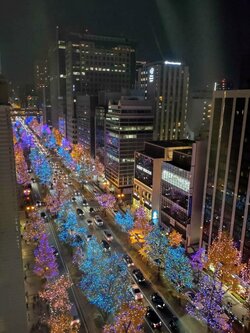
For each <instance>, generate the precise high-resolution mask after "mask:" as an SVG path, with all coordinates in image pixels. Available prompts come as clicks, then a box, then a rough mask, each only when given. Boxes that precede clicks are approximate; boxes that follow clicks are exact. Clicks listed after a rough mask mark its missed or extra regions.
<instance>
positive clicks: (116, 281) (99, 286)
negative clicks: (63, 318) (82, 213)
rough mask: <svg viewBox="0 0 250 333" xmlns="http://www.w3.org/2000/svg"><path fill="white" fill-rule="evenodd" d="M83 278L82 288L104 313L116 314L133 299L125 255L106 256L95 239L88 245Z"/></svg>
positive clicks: (90, 300) (81, 267) (82, 265)
mask: <svg viewBox="0 0 250 333" xmlns="http://www.w3.org/2000/svg"><path fill="white" fill-rule="evenodd" d="M80 269H81V270H82V271H83V273H84V274H83V278H82V280H81V283H80V286H81V289H82V290H83V292H84V294H85V296H86V297H87V299H88V300H89V302H90V303H92V304H94V305H96V306H97V307H98V308H99V309H100V311H101V312H102V313H112V314H114V313H115V312H116V311H117V310H118V309H119V308H120V307H121V305H122V304H123V303H124V302H127V301H129V300H130V299H131V294H130V293H129V290H128V286H129V283H130V278H129V272H128V267H127V265H126V263H125V262H124V261H123V260H122V255H121V254H118V253H113V254H111V255H109V256H108V255H105V254H104V253H103V250H102V248H101V246H100V245H99V244H98V242H97V241H96V240H91V241H89V242H88V245H87V250H86V256H85V257H84V259H83V263H82V264H81V265H80Z"/></svg>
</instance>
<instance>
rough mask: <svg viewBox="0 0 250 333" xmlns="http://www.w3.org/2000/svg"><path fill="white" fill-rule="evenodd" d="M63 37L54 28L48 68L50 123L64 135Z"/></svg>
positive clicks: (64, 80)
mask: <svg viewBox="0 0 250 333" xmlns="http://www.w3.org/2000/svg"><path fill="white" fill-rule="evenodd" d="M65 48H66V42H65V35H64V34H63V33H62V32H61V31H60V30H59V27H56V37H55V41H54V43H53V45H52V46H51V47H50V49H49V55H48V66H49V80H50V84H49V85H50V102H51V122H52V125H53V126H54V127H56V128H58V127H59V123H60V130H61V131H62V132H63V134H65V133H66V68H65Z"/></svg>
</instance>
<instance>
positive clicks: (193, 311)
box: [186, 274, 231, 332]
mask: <svg viewBox="0 0 250 333" xmlns="http://www.w3.org/2000/svg"><path fill="white" fill-rule="evenodd" d="M215 275H216V274H215ZM197 290H198V291H197V293H196V295H195V297H194V299H193V301H192V304H191V303H188V304H187V307H186V309H187V311H188V313H189V314H190V315H191V316H192V317H194V318H195V319H197V320H200V321H201V322H203V323H205V324H207V325H208V326H210V327H211V328H212V329H214V330H216V331H217V332H229V331H230V332H231V323H230V322H229V318H228V317H227V316H226V315H225V313H224V310H223V307H222V298H223V295H224V292H223V289H222V283H221V282H220V281H219V280H218V279H217V278H216V276H214V277H211V276H209V275H207V274H203V276H202V277H201V279H200V282H199V284H198V287H197Z"/></svg>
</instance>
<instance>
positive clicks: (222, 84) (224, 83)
mask: <svg viewBox="0 0 250 333" xmlns="http://www.w3.org/2000/svg"><path fill="white" fill-rule="evenodd" d="M232 89H233V83H232V82H231V81H229V80H227V79H222V80H221V81H218V82H215V83H214V90H232Z"/></svg>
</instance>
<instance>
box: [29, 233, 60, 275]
mask: <svg viewBox="0 0 250 333" xmlns="http://www.w3.org/2000/svg"><path fill="white" fill-rule="evenodd" d="M34 256H35V266H34V273H35V274H36V275H38V276H40V277H42V278H46V279H52V278H54V277H55V276H57V275H58V274H59V272H58V265H57V263H56V257H55V255H54V250H53V248H52V247H51V246H50V245H49V241H48V236H47V235H46V234H43V235H42V236H41V238H40V240H39V244H38V246H37V248H36V249H35V250H34Z"/></svg>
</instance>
